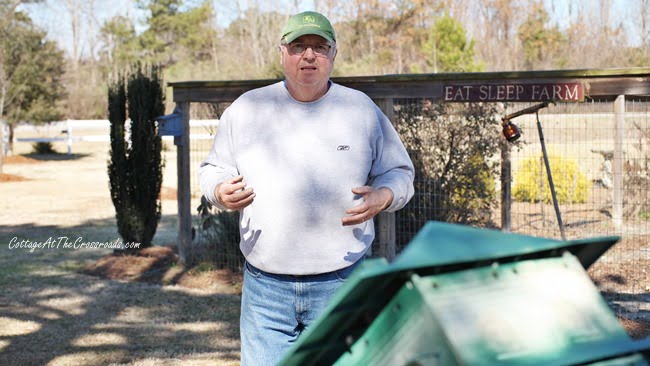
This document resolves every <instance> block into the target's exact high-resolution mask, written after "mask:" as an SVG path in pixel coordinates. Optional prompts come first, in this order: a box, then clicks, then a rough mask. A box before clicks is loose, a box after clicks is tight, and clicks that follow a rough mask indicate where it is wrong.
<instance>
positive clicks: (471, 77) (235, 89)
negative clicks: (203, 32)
mask: <svg viewBox="0 0 650 366" xmlns="http://www.w3.org/2000/svg"><path fill="white" fill-rule="evenodd" d="M596 71H597V70H596ZM628 71H629V70H628ZM638 71H639V72H637V73H632V72H628V73H625V72H622V71H621V72H618V73H615V72H609V73H606V72H601V73H597V72H595V71H594V72H591V73H588V72H568V71H567V72H563V73H561V72H534V73H532V72H531V73H523V72H522V73H468V74H440V75H433V76H432V75H387V76H376V77H357V78H333V79H332V80H333V81H334V82H336V83H338V84H341V85H344V86H347V87H350V88H353V89H357V90H360V91H362V92H364V93H365V94H367V95H368V96H369V97H370V98H373V99H383V98H427V99H432V100H434V101H437V100H441V99H442V97H443V87H444V85H446V84H450V83H463V84H464V85H472V84H474V85H489V84H491V83H495V84H496V83H498V84H502V85H508V84H521V83H526V84H531V83H545V84H549V83H584V84H585V90H586V95H587V97H590V98H594V99H597V98H611V99H613V98H615V97H616V96H618V95H628V96H650V69H640V70H638ZM640 71H643V72H640ZM279 81H280V80H279V79H277V80H245V81H228V82H225V81H195V82H179V83H170V84H169V85H170V86H171V87H172V88H173V91H174V92H173V94H174V101H175V102H230V101H233V100H235V99H237V97H239V96H240V95H241V94H243V93H245V92H247V91H249V90H252V89H255V88H259V87H262V86H266V85H270V84H273V83H276V82H279Z"/></svg>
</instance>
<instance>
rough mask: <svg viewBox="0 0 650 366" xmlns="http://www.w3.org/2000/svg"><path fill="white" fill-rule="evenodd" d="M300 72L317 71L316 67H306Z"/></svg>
mask: <svg viewBox="0 0 650 366" xmlns="http://www.w3.org/2000/svg"><path fill="white" fill-rule="evenodd" d="M300 70H303V71H316V67H314V66H305V67H301V68H300Z"/></svg>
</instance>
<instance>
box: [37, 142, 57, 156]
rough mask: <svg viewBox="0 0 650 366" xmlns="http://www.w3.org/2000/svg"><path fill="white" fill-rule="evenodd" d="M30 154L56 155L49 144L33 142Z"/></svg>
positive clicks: (52, 146)
mask: <svg viewBox="0 0 650 366" xmlns="http://www.w3.org/2000/svg"><path fill="white" fill-rule="evenodd" d="M32 152H33V153H34V154H41V155H49V154H58V152H57V151H56V150H55V149H54V145H52V143H51V142H35V143H33V144H32Z"/></svg>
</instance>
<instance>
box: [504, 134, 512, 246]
mask: <svg viewBox="0 0 650 366" xmlns="http://www.w3.org/2000/svg"><path fill="white" fill-rule="evenodd" d="M511 184H512V164H511V162H510V145H509V143H508V142H507V141H504V142H502V143H501V231H504V232H508V233H509V232H510V230H511V228H512V217H511V215H512V211H511V208H512V186H511Z"/></svg>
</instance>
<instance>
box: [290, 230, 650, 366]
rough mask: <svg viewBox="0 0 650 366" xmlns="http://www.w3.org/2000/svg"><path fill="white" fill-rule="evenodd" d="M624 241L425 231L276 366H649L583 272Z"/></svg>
mask: <svg viewBox="0 0 650 366" xmlns="http://www.w3.org/2000/svg"><path fill="white" fill-rule="evenodd" d="M618 240H619V238H618V237H603V238H594V239H583V240H573V241H558V240H552V239H545V238H537V237H529V236H523V235H517V234H510V233H502V232H499V231H495V230H485V229H477V228H471V227H467V226H460V225H452V224H445V223H434V222H430V223H428V224H427V225H425V227H424V228H423V229H422V230H421V231H420V232H419V233H418V234H417V235H416V237H415V238H414V239H413V240H412V241H411V243H410V244H409V245H408V247H406V248H405V250H404V251H403V253H402V254H401V255H400V256H399V257H398V258H396V259H395V261H394V262H393V263H390V264H388V263H387V262H386V260H385V259H370V260H367V261H365V262H364V263H363V264H361V265H360V266H359V267H357V269H356V270H355V271H354V273H353V274H352V275H351V276H350V278H349V279H348V280H347V281H346V283H345V284H344V285H343V286H342V287H341V288H340V289H339V291H337V293H336V294H335V295H334V297H333V299H332V301H331V303H330V305H329V306H328V307H327V309H326V310H325V311H324V313H323V314H322V316H321V317H320V318H318V319H317V320H316V322H315V323H314V324H313V325H312V326H310V327H309V328H308V329H307V330H306V331H305V333H304V334H303V335H302V336H301V337H300V338H299V339H298V341H297V342H296V343H295V344H294V345H293V346H292V348H291V349H290V350H289V352H288V353H287V354H286V355H285V357H284V358H283V360H282V362H281V364H282V365H324V364H328V365H331V364H335V365H591V364H593V365H596V364H597V365H600V366H604V365H623V364H625V365H648V363H649V362H650V339H647V340H644V341H633V340H632V339H631V338H630V337H629V336H628V335H627V333H626V332H625V330H624V329H623V328H622V326H621V325H620V323H619V322H618V320H617V319H616V316H615V315H614V313H613V312H612V311H611V309H610V308H609V306H608V305H607V303H606V302H605V300H604V299H603V298H602V296H601V295H600V292H599V291H598V289H597V288H596V286H595V285H594V284H593V282H592V281H591V279H590V278H589V276H588V275H587V273H586V269H587V268H588V267H589V266H590V265H591V264H592V263H593V262H595V261H596V259H598V257H600V256H601V255H602V254H603V253H605V251H607V250H608V249H609V248H610V247H611V246H612V245H614V244H615V243H616V242H617V241H618Z"/></svg>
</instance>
